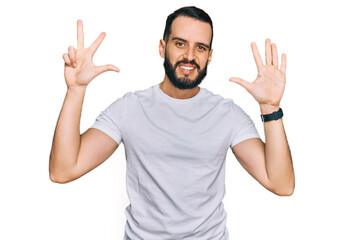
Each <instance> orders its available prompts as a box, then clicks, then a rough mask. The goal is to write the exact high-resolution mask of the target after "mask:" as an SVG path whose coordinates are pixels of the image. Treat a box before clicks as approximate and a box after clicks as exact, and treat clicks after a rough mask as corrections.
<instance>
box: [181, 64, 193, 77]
mask: <svg viewBox="0 0 362 240" xmlns="http://www.w3.org/2000/svg"><path fill="white" fill-rule="evenodd" d="M179 69H180V72H181V73H182V74H183V75H185V76H188V75H190V74H192V73H193V72H194V71H195V69H196V66H192V65H191V66H190V65H189V66H185V65H179Z"/></svg>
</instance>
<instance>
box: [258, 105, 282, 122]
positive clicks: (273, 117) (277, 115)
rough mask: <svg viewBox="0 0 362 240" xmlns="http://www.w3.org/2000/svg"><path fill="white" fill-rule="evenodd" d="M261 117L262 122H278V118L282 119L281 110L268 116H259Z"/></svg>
mask: <svg viewBox="0 0 362 240" xmlns="http://www.w3.org/2000/svg"><path fill="white" fill-rule="evenodd" d="M260 117H261V121H263V122H269V121H272V120H278V119H279V118H282V117H283V110H282V109H281V108H279V110H278V111H276V112H273V113H270V114H265V115H263V114H262V115H260Z"/></svg>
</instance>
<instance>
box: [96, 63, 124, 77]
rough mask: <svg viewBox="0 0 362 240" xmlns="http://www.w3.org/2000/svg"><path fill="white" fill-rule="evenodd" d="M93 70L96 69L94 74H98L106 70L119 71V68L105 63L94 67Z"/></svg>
mask: <svg viewBox="0 0 362 240" xmlns="http://www.w3.org/2000/svg"><path fill="white" fill-rule="evenodd" d="M95 71H96V75H97V76H98V75H99V74H101V73H104V72H107V71H115V72H119V69H118V68H117V67H116V66H114V65H112V64H107V65H103V66H98V67H96V69H95Z"/></svg>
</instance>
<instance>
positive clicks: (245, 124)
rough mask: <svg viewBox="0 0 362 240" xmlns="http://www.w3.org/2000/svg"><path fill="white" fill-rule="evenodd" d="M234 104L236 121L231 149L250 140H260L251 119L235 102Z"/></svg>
mask: <svg viewBox="0 0 362 240" xmlns="http://www.w3.org/2000/svg"><path fill="white" fill-rule="evenodd" d="M232 104H233V106H232V109H233V117H234V121H233V129H232V136H233V137H232V140H231V144H230V148H232V147H234V146H235V145H236V144H238V143H240V142H242V141H244V140H247V139H249V138H260V136H259V134H258V131H257V130H256V128H255V125H254V122H253V121H252V120H251V119H250V117H249V116H248V115H247V114H246V113H245V112H244V111H243V110H242V109H241V108H240V107H239V106H238V105H236V104H235V103H234V102H232Z"/></svg>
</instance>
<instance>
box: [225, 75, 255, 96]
mask: <svg viewBox="0 0 362 240" xmlns="http://www.w3.org/2000/svg"><path fill="white" fill-rule="evenodd" d="M229 81H230V82H234V83H237V84H239V85H240V86H242V87H243V88H245V89H246V90H247V91H248V92H249V90H250V87H251V83H250V82H248V81H246V80H244V79H242V78H238V77H232V78H230V79H229Z"/></svg>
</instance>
